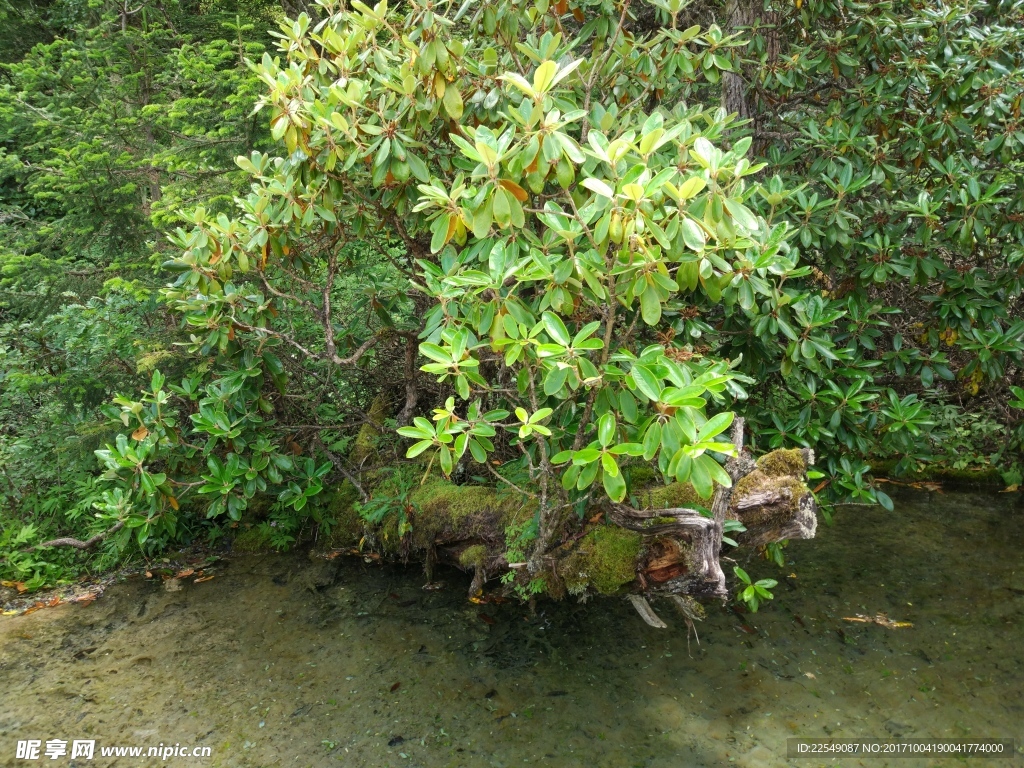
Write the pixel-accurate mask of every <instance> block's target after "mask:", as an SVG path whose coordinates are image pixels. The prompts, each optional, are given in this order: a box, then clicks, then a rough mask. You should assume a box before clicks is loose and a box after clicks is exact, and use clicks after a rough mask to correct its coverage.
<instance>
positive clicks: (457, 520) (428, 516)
mask: <svg viewBox="0 0 1024 768" xmlns="http://www.w3.org/2000/svg"><path fill="white" fill-rule="evenodd" d="M410 501H411V502H412V503H413V505H414V506H415V513H414V519H413V533H412V535H413V543H414V544H415V545H416V546H417V547H424V548H425V547H428V546H430V544H432V543H433V541H434V540H435V538H436V537H437V536H438V534H441V533H443V532H445V531H450V532H453V533H454V532H458V538H463V539H465V538H473V537H475V536H481V535H483V534H488V533H490V534H494V533H495V532H498V531H504V529H505V528H507V527H508V526H509V525H511V524H512V523H514V522H516V521H517V520H520V519H522V518H524V517H529V516H530V515H532V514H533V510H534V508H535V502H533V501H532V500H524V499H523V498H522V497H521V496H519V495H518V494H514V493H499V492H498V491H497V490H496V489H494V488H490V487H488V486H484V485H455V484H454V483H450V482H448V481H446V480H441V479H430V480H428V481H427V482H426V483H424V484H423V485H421V486H420V487H418V488H417V489H416V490H415V491H413V492H412V494H411V496H410Z"/></svg>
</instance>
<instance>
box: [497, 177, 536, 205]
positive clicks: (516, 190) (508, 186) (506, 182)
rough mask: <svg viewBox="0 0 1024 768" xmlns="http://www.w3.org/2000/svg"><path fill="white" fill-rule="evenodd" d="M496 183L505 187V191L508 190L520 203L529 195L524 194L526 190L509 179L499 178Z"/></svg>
mask: <svg viewBox="0 0 1024 768" xmlns="http://www.w3.org/2000/svg"><path fill="white" fill-rule="evenodd" d="M498 183H499V184H500V185H501V186H502V187H503V188H504V189H505V191H507V192H510V193H511V194H512V196H513V197H515V199H516V200H518V201H519V202H521V203H525V202H526V200H527V198H528V197H529V195H527V194H526V190H525V189H523V188H522V187H520V186H519V185H518V184H516V183H515V182H514V181H512V180H511V179H499V180H498Z"/></svg>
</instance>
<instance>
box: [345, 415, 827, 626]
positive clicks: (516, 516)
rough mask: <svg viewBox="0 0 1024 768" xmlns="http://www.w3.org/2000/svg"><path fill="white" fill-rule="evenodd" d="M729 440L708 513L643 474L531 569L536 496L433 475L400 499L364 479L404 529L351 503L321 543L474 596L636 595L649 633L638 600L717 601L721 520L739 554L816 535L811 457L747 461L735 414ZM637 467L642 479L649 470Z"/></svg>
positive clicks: (386, 485) (688, 494)
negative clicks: (438, 568) (733, 529)
mask: <svg viewBox="0 0 1024 768" xmlns="http://www.w3.org/2000/svg"><path fill="white" fill-rule="evenodd" d="M732 439H733V442H734V445H736V446H738V447H739V448H740V450H739V451H738V453H737V456H736V457H734V458H730V459H729V460H728V461H727V463H726V465H725V468H726V471H727V472H728V473H729V476H730V478H731V479H732V487H729V488H727V487H724V486H717V487H716V488H715V490H714V494H713V496H712V498H711V502H710V508H709V509H708V508H705V506H704V505H705V504H706V503H707V502H706V500H704V501H702V500H701V499H700V498H699V496H698V495H697V493H696V491H695V490H694V489H693V487H692V486H690V485H689V484H685V483H672V484H670V485H667V486H666V485H660V484H656V483H654V484H651V483H647V484H644V482H643V478H644V472H643V471H635V472H634V473H633V481H634V482H636V484H637V485H638V486H639V487H638V488H637V490H636V491H635V492H633V493H632V496H631V500H632V502H633V503H632V504H614V503H611V502H606V503H604V504H602V505H595V506H593V507H592V508H591V509H589V510H588V511H587V514H586V515H584V516H583V517H582V518H581V517H578V516H576V515H571V516H570V517H571V520H569V521H568V522H567V523H566V524H565V526H564V530H563V531H562V532H561V536H560V537H559V539H558V541H556V542H555V544H554V546H553V547H552V548H551V550H550V551H549V552H548V553H547V555H546V557H545V567H544V569H542V571H541V572H540V573H531V572H530V569H529V568H527V567H526V562H525V561H526V558H527V548H528V545H527V544H524V543H521V542H520V541H519V539H518V538H517V537H518V536H519V534H521V533H522V532H523V531H524V530H526V529H528V527H529V524H530V521H532V520H533V518H534V515H535V513H536V510H537V501H536V499H535V498H531V497H528V496H525V495H524V494H522V493H521V492H517V491H513V490H509V489H505V490H502V489H501V488H495V487H491V486H484V485H458V484H455V483H452V482H449V481H446V480H443V479H441V478H439V477H436V476H429V477H428V478H427V479H426V480H425V482H423V483H422V484H420V485H419V486H416V487H415V488H413V489H412V490H409V489H408V487H405V489H404V490H403V491H402V492H399V491H398V488H397V486H396V484H395V481H394V479H393V477H391V475H393V474H394V473H383V474H382V475H381V476H380V477H378V478H377V481H376V484H375V485H374V484H372V483H371V484H370V487H372V489H373V490H372V495H373V496H374V497H375V498H377V497H379V498H386V497H387V496H388V494H394V495H395V496H396V498H400V499H401V501H400V503H401V505H402V511H403V512H404V514H405V515H406V522H407V523H410V524H411V526H412V527H411V530H410V531H408V532H407V533H405V534H404V535H399V524H398V516H397V515H388V516H386V517H385V518H384V520H383V521H382V522H381V523H380V524H378V525H369V524H366V523H365V522H363V521H362V520H360V519H359V517H358V514H357V513H356V511H355V509H354V507H353V506H352V505H350V506H349V507H348V508H347V509H345V510H343V511H342V512H341V513H340V514H339V518H340V519H341V523H340V524H339V526H338V528H337V529H336V533H335V535H334V536H333V537H332V540H331V542H330V546H332V547H337V548H344V549H347V550H352V549H353V548H354V547H356V546H357V544H358V546H359V548H360V550H359V551H362V552H364V553H366V552H373V553H374V554H375V555H379V556H381V557H383V558H391V559H401V560H403V561H409V560H418V561H421V562H423V563H424V566H425V568H426V571H427V577H428V580H429V579H430V578H431V574H432V571H433V568H434V566H435V565H437V564H439V563H444V564H448V565H453V566H455V567H457V568H460V569H462V570H464V571H466V572H467V574H471V579H470V584H469V592H470V596H472V597H475V596H478V595H479V594H480V593H481V592H482V590H483V588H484V585H485V584H486V583H487V582H489V581H492V580H495V579H500V580H501V582H502V583H503V584H504V589H505V590H506V591H508V592H512V591H515V590H517V589H518V594H520V595H533V594H546V595H548V596H550V597H553V598H556V599H559V598H564V597H566V596H570V595H571V596H575V597H577V598H579V599H581V600H585V599H587V598H588V597H589V596H591V595H594V594H606V595H608V594H620V593H621V594H628V595H632V596H636V597H639V598H640V599H638V600H633V598H632V597H631V601H632V602H633V604H634V606H636V607H637V610H638V612H639V613H640V615H641V616H642V617H643V618H644V620H645V621H647V622H648V623H649V624H652V626H658V622H661V620H660V619H659V618H658V617H657V615H656V614H655V613H654V612H653V609H651V608H650V604H649V603H648V602H647V599H645V598H657V597H671V596H683V597H684V598H696V599H698V600H702V599H705V600H706V599H714V598H723V597H725V596H726V595H727V588H726V580H725V573H724V571H723V569H722V566H721V564H720V559H721V550H722V535H723V529H724V526H725V521H726V520H738V521H739V522H740V523H742V524H743V526H745V528H746V530H745V531H743V532H741V533H738V534H733V536H734V538H735V539H736V541H737V543H738V544H739V545H740V546H741V547H752V548H756V547H762V546H764V545H765V544H768V543H771V542H775V541H782V540H784V539H796V538H812V537H813V536H814V534H815V529H816V511H817V510H816V505H815V501H814V496H813V495H812V494H811V492H810V490H809V488H808V487H807V484H806V470H807V467H808V465H810V464H811V463H812V462H813V460H814V456H813V453H812V452H811V451H810V450H808V449H794V450H776V451H772V452H771V453H768V454H766V455H765V456H762V457H761V458H760V459H758V460H756V461H755V459H754V458H753V456H752V455H751V454H750V452H749V451H747V450H745V449H743V422H742V420H741V419H736V423H735V424H734V429H733V433H732ZM643 469H644V470H645V471H646V472H647V473H648V476H649V475H650V470H649V469H647V468H646V467H645V468H643ZM638 479H639V480H640V482H637V480H638ZM396 503H398V502H396ZM645 606H646V607H645ZM677 607H678V606H677Z"/></svg>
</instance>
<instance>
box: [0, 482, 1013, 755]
mask: <svg viewBox="0 0 1024 768" xmlns="http://www.w3.org/2000/svg"><path fill="white" fill-rule="evenodd" d="M1022 523H1024V513H1022V508H1021V506H1020V501H1019V496H1018V495H1016V494H1007V495H999V496H994V495H971V494H962V493H961V494H938V493H925V492H921V493H918V494H915V495H912V496H909V497H906V498H903V499H900V500H899V501H898V505H897V509H896V511H895V512H894V513H887V512H885V511H884V510H882V509H880V508H876V507H845V508H842V509H840V510H839V512H838V514H837V515H836V520H835V525H834V526H833V527H827V526H819V528H818V533H819V537H818V538H817V539H816V540H813V541H808V542H793V543H791V544H790V545H789V546H788V547H787V548H786V554H787V557H788V559H789V560H790V561H791V563H790V564H787V566H786V568H785V569H784V570H781V571H780V570H779V569H777V568H775V566H772V565H769V564H768V563H766V562H764V561H760V560H755V561H752V562H743V563H742V564H743V565H744V567H746V568H747V569H748V570H749V571H750V572H751V573H753V574H754V575H755V577H775V578H778V579H779V581H780V584H779V587H778V588H777V589H776V590H775V592H776V600H775V601H774V603H773V604H772V605H770V606H769V607H766V608H765V609H762V610H761V611H760V612H759V613H757V614H756V615H747V616H738V615H737V614H735V613H734V612H732V611H729V610H726V609H722V610H710V611H709V615H708V618H707V620H706V621H704V622H703V623H701V624H699V625H698V632H699V637H700V644H699V645H698V644H697V642H696V640H695V639H693V638H692V636H691V637H690V638H689V639H688V637H687V631H686V627H685V624H684V623H683V621H682V620H681V617H679V616H678V615H677V614H674V613H673V612H672V609H671V608H670V607H669V606H668V605H667V604H658V603H656V604H655V606H654V607H655V609H656V610H657V611H658V612H659V613H660V614H661V615H662V616H663V618H665V620H666V621H667V622H668V623H669V624H670V628H669V629H668V630H656V629H652V628H650V627H648V626H647V625H645V624H644V623H643V622H642V621H641V620H640V619H639V617H638V616H637V615H636V614H635V613H634V612H633V610H632V608H631V607H630V606H629V604H628V603H627V602H625V601H624V600H620V599H603V600H591V601H590V602H589V603H587V604H585V605H583V604H577V603H575V602H566V603H559V604H555V603H540V604H539V605H538V606H537V611H536V613H535V614H531V612H530V610H529V609H528V607H526V606H523V605H519V604H516V603H512V602H510V603H504V604H500V605H496V604H488V605H482V606H478V605H473V604H471V603H468V602H467V601H466V600H465V589H466V587H467V585H468V579H467V577H466V576H464V575H463V574H460V573H457V572H448V573H445V574H443V576H442V578H443V579H444V580H445V581H446V582H447V588H446V589H444V590H441V591H424V590H423V589H422V588H421V587H422V586H423V583H424V578H423V576H422V574H421V572H420V571H419V570H418V569H416V568H412V567H410V568H406V569H401V568H393V567H381V566H378V565H376V564H367V563H364V562H363V561H362V560H359V559H353V558H339V559H338V560H336V561H333V565H336V566H337V573H336V574H333V575H334V578H335V580H334V582H333V584H330V585H327V586H324V585H325V584H326V583H327V582H329V581H330V578H331V576H332V574H331V573H329V572H327V571H325V567H328V569H329V566H325V564H324V563H323V562H322V561H316V562H313V561H311V560H310V559H308V558H306V557H304V556H302V555H301V554H290V555H283V556H269V557H268V556H262V557H253V556H248V557H231V558H229V559H228V560H226V561H222V562H220V563H217V564H216V566H215V569H216V570H215V571H214V573H215V578H214V579H212V580H210V581H207V582H204V583H200V584H193V583H191V580H184V581H182V582H180V585H181V589H180V590H178V591H169V590H168V589H166V585H165V584H164V583H162V582H161V581H160V579H159V578H153V579H150V580H146V579H144V578H137V579H130V580H128V581H127V582H125V583H124V584H120V585H118V586H116V587H112V588H110V589H108V590H107V592H106V594H105V595H104V596H103V597H102V598H101V599H100V600H98V601H96V602H95V603H93V604H92V605H89V606H71V605H68V606H60V607H57V608H53V609H47V610H41V611H38V612H36V613H33V614H31V615H27V616H20V617H15V618H8V619H4V620H0V765H22V766H25V765H32V764H38V763H32V762H27V761H18V760H16V759H15V757H14V756H15V744H16V742H17V740H19V739H28V738H33V739H41V740H44V741H45V740H46V739H50V738H62V739H67V740H69V741H70V740H71V739H76V738H89V739H97V741H98V744H101V745H145V746H149V745H155V744H158V743H161V742H163V743H165V744H174V743H180V744H183V745H205V746H210V747H212V753H213V754H212V757H211V758H206V759H186V758H173V757H172V758H169V759H168V760H167V764H168V765H182V766H185V765H205V766H277V765H280V766H331V765H341V766H351V767H352V768H361V767H364V766H365V767H367V768H369V767H371V766H373V767H376V766H396V767H397V766H407V767H409V768H413V767H414V766H422V767H423V768H441V767H442V766H453V767H455V766H466V767H467V768H468V767H469V766H474V767H475V766H495V767H501V766H505V767H511V766H520V765H530V764H543V765H549V766H557V767H558V768H577V767H578V768H584V767H585V768H623V767H631V766H636V767H637V768H641V767H642V768H669V767H670V766H671V767H672V768H676V767H679V766H721V765H730V764H731V765H737V766H750V767H758V768H760V767H762V766H781V765H789V764H795V765H805V766H812V765H818V764H821V763H820V761H815V760H802V761H794V762H792V763H790V762H788V761H787V760H786V757H785V755H786V739H787V738H790V737H794V736H801V737H826V736H833V737H837V738H838V737H843V738H845V737H857V738H924V737H929V738H950V737H957V738H960V737H993V738H1014V739H1016V740H1017V747H1018V754H1017V755H1016V756H1015V757H1014V758H1011V759H1003V760H993V761H984V762H983V763H982V764H990V765H993V766H995V765H1014V766H1022V765H1024V751H1022V749H1021V748H1022V747H1024V643H1022V630H1024V564H1022V560H1021V551H1022V545H1024V533H1022V530H1024V526H1022ZM880 612H884V613H886V614H888V616H890V617H891V618H893V619H895V620H900V621H909V622H912V623H913V624H914V626H913V627H912V628H907V629H895V630H893V629H886V628H883V627H880V626H877V625H864V624H856V623H851V622H847V621H844V620H843V619H844V617H852V616H855V615H857V614H865V615H874V614H877V613H880ZM43 762H44V763H45V764H48V765H69V764H75V765H80V766H85V765H128V764H144V763H145V761H140V760H138V759H135V760H130V759H127V758H123V759H121V760H111V759H109V758H101V757H100V756H99V755H98V753H97V756H96V757H95V758H94V759H93V760H92V761H75V762H74V763H71V762H70V761H69V760H68V759H67V758H62V759H60V760H57V761H50V760H46V761H43ZM156 762H157V761H152V760H151V761H149V764H156ZM889 762H890V761H887V760H884V759H873V760H849V759H848V760H844V761H841V762H840V763H835V764H841V765H861V764H862V765H865V766H876V767H879V768H880V767H881V766H883V765H887V764H889ZM891 763H892V764H893V765H896V766H904V767H905V768H910V767H911V766H915V765H922V766H923V765H954V764H959V762H958V761H954V760H945V761H940V760H918V759H901V760H893V761H891Z"/></svg>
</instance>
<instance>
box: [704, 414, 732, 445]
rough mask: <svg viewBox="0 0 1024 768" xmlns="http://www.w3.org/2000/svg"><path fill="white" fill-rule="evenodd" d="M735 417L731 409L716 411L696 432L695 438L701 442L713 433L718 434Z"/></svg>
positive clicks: (712, 435) (708, 438)
mask: <svg viewBox="0 0 1024 768" xmlns="http://www.w3.org/2000/svg"><path fill="white" fill-rule="evenodd" d="M735 417H736V414H735V413H732V412H731V411H724V412H722V413H716V414H715V415H714V416H712V417H711V418H710V419H708V420H707V423H705V424H704V426H703V427H701V428H700V432H698V433H697V439H698V440H699V441H701V442H703V441H705V440H710V439H711V438H712V437H714V436H715V435H720V434H722V433H723V432H725V430H727V429H728V428H729V425H730V424H732V421H733V419H734V418H735Z"/></svg>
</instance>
